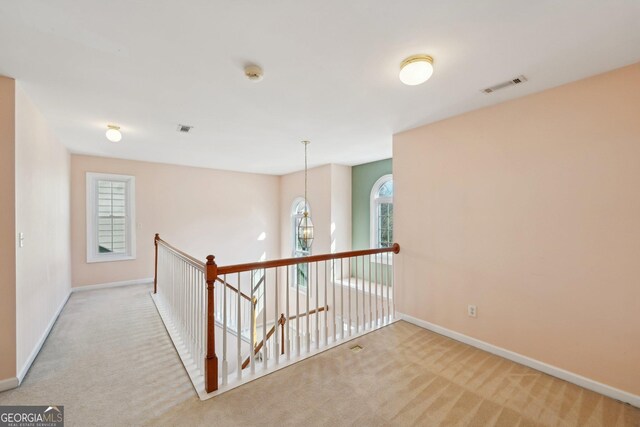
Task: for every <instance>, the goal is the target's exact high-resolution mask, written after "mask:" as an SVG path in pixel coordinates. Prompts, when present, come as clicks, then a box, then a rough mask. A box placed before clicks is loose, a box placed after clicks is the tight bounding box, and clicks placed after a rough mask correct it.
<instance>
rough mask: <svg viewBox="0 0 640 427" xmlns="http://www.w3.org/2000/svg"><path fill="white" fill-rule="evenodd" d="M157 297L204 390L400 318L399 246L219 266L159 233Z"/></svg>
mask: <svg viewBox="0 0 640 427" xmlns="http://www.w3.org/2000/svg"><path fill="white" fill-rule="evenodd" d="M155 251H156V260H155V261H156V264H155V279H154V291H153V292H154V295H153V299H154V301H155V303H156V305H157V307H158V311H159V313H160V315H161V317H162V319H163V321H164V323H165V325H166V327H167V331H168V332H169V334H170V336H171V338H172V340H173V342H174V345H175V347H176V349H177V350H178V353H179V354H180V357H181V359H182V362H183V363H184V365H185V368H186V369H187V372H188V373H189V376H190V378H191V380H192V382H193V383H194V386H195V388H196V390H197V391H198V394H199V395H200V397H201V398H207V397H210V396H212V395H213V394H216V393H214V392H222V391H225V390H228V389H231V388H233V387H235V386H237V385H240V384H243V383H245V382H247V381H251V380H252V379H255V378H258V377H259V376H262V375H264V374H266V373H269V372H272V371H274V370H276V369H280V368H281V367H284V366H286V365H288V364H290V363H293V362H295V361H298V360H301V359H303V358H306V357H308V356H311V355H313V354H316V353H318V352H319V351H323V350H325V349H327V348H330V347H333V346H335V345H338V344H340V343H342V342H345V341H348V340H349V339H352V338H355V337H357V336H359V335H362V334H363V333H367V332H369V331H372V330H375V329H377V328H379V327H381V326H384V325H386V324H388V323H389V322H391V321H392V320H393V315H394V306H393V257H394V254H397V253H399V251H400V247H399V245H398V244H394V245H393V246H392V247H390V248H381V249H367V250H359V251H351V252H342V253H334V254H325V255H313V256H306V257H300V258H288V259H279V260H273V261H263V262H254V263H248V264H238V265H230V266H218V265H217V264H216V263H215V258H214V257H213V256H212V255H209V256H208V257H207V261H206V262H203V261H200V260H197V259H196V258H194V257H192V256H190V255H188V254H186V253H184V252H183V251H181V250H179V249H177V248H175V247H174V246H172V245H170V244H169V243H167V242H165V241H164V240H162V239H161V238H160V236H159V235H157V234H156V237H155Z"/></svg>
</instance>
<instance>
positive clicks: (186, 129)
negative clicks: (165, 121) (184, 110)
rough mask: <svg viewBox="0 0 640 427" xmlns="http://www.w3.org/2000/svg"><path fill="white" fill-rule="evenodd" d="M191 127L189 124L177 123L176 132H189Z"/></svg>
mask: <svg viewBox="0 0 640 427" xmlns="http://www.w3.org/2000/svg"><path fill="white" fill-rule="evenodd" d="M191 129H193V126H189V125H178V132H180V133H189V132H191Z"/></svg>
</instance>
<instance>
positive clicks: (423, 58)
mask: <svg viewBox="0 0 640 427" xmlns="http://www.w3.org/2000/svg"><path fill="white" fill-rule="evenodd" d="M432 74H433V58H432V57H430V56H429V55H413V56H410V57H408V58H407V59H405V60H404V61H402V64H400V81H401V82H402V83H404V84H406V85H409V86H415V85H419V84H422V83H424V82H426V81H427V80H429V77H431V75H432Z"/></svg>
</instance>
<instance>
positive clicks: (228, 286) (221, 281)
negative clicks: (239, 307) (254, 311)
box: [216, 277, 251, 301]
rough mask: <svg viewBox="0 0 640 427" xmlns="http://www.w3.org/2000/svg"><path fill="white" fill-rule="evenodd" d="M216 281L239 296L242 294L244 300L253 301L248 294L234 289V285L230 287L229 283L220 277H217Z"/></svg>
mask: <svg viewBox="0 0 640 427" xmlns="http://www.w3.org/2000/svg"><path fill="white" fill-rule="evenodd" d="M216 280H217V281H218V282H220V283H222V284H223V285H226V286H227V288H229V289H231V290H232V291H234V292H235V293H237V294H240V296H241V297H242V298H244V299H246V300H247V301H251V297H250V296H248V295H247V294H245V293H244V292H240V291H239V290H237V289H236V288H234V287H233V286H232V285H230V284H229V283H227V282H225V281H224V280H222V279H221V278H220V277H216Z"/></svg>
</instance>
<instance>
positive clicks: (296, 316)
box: [289, 305, 329, 320]
mask: <svg viewBox="0 0 640 427" xmlns="http://www.w3.org/2000/svg"><path fill="white" fill-rule="evenodd" d="M325 310H329V306H328V305H325V306H324V307H319V308H314V309H313V310H310V311H309V312H308V313H302V314H299V315H298V314H294V315H293V316H290V317H289V320H293V319H296V318H298V317H304V316H307V315H309V314H315V313H316V312H318V313H320V312H321V311H325Z"/></svg>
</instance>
